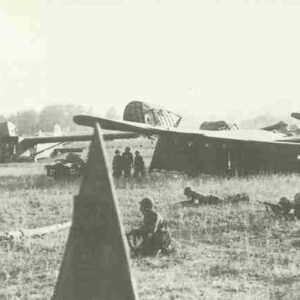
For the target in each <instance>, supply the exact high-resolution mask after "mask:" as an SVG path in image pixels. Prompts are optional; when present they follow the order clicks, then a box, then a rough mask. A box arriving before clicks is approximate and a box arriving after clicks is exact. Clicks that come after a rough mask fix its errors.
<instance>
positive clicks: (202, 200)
mask: <svg viewBox="0 0 300 300" xmlns="http://www.w3.org/2000/svg"><path fill="white" fill-rule="evenodd" d="M184 195H185V196H186V197H187V201H185V204H198V205H202V204H208V205H209V204H220V203H222V202H223V201H222V199H220V198H219V197H217V196H213V195H209V196H204V195H202V194H199V193H197V192H195V191H193V190H192V189H191V188H190V187H186V188H185V189H184Z"/></svg>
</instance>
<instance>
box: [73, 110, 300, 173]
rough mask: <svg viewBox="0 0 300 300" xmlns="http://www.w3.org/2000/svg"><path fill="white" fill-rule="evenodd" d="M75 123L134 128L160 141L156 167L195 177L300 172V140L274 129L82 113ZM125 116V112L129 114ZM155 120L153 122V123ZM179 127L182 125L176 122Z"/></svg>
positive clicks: (152, 168) (153, 160)
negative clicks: (204, 126) (188, 125)
mask: <svg viewBox="0 0 300 300" xmlns="http://www.w3.org/2000/svg"><path fill="white" fill-rule="evenodd" d="M73 119H74V122H75V123H77V124H79V125H85V126H90V127H93V126H94V124H95V122H98V123H99V124H100V126H101V127H102V128H103V129H107V130H117V131H125V132H133V133H137V134H140V135H144V136H147V137H152V136H157V137H158V141H157V144H156V148H155V150H154V154H153V157H152V161H151V164H150V170H170V171H171V170H175V171H182V172H185V173H187V174H190V175H197V174H199V173H208V174H238V175H247V174H252V173H257V172H299V171H300V144H299V142H300V139H299V137H297V136H292V137H291V136H286V135H285V134H282V133H274V132H271V131H268V130H242V129H241V130H226V131H224V130H223V131H211V130H194V129H185V128H180V127H178V122H175V123H174V122H173V126H165V125H164V124H154V125H153V123H151V122H147V120H145V119H144V120H143V119H141V118H138V119H137V122H132V120H133V119H134V118H131V121H115V120H110V119H106V118H98V117H92V116H85V115H78V116H75V117H74V118H73ZM124 119H125V116H124ZM149 123H150V124H149ZM175 125H176V126H175Z"/></svg>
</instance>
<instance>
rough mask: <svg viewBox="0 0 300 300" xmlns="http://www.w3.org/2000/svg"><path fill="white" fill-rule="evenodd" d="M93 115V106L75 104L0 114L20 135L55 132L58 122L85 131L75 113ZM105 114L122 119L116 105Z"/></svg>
mask: <svg viewBox="0 0 300 300" xmlns="http://www.w3.org/2000/svg"><path fill="white" fill-rule="evenodd" d="M80 114H87V115H93V110H92V109H91V108H88V109H86V108H84V107H83V106H81V105H74V104H53V105H47V106H45V107H44V108H43V109H42V110H41V111H36V110H35V109H29V110H23V111H19V112H17V113H14V114H11V115H8V116H7V117H4V116H2V115H0V122H5V121H10V122H12V123H14V124H15V125H16V127H17V129H18V134H19V135H21V136H22V135H23V136H26V135H37V134H38V132H39V131H43V132H53V130H54V126H55V125H56V124H58V125H59V126H60V127H61V129H62V131H65V132H66V131H70V132H72V131H84V130H86V128H84V127H83V126H78V125H76V124H75V123H74V122H73V116H74V115H80ZM105 116H106V117H107V118H110V119H120V116H119V115H118V113H117V111H116V109H115V107H113V106H112V107H110V108H108V110H107V112H106V114H105Z"/></svg>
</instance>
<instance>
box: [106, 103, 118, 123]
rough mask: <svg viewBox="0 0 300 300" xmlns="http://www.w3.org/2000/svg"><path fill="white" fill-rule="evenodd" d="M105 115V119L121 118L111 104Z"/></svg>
mask: <svg viewBox="0 0 300 300" xmlns="http://www.w3.org/2000/svg"><path fill="white" fill-rule="evenodd" d="M105 117H106V118H107V119H112V120H120V119H121V117H120V116H119V114H118V112H117V110H116V108H115V107H114V106H111V107H110V108H109V109H108V110H107V112H106V114H105Z"/></svg>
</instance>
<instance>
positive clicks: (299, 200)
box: [294, 193, 300, 220]
mask: <svg viewBox="0 0 300 300" xmlns="http://www.w3.org/2000/svg"><path fill="white" fill-rule="evenodd" d="M294 216H295V218H296V219H297V220H299V219H300V193H296V194H295V196H294Z"/></svg>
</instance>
